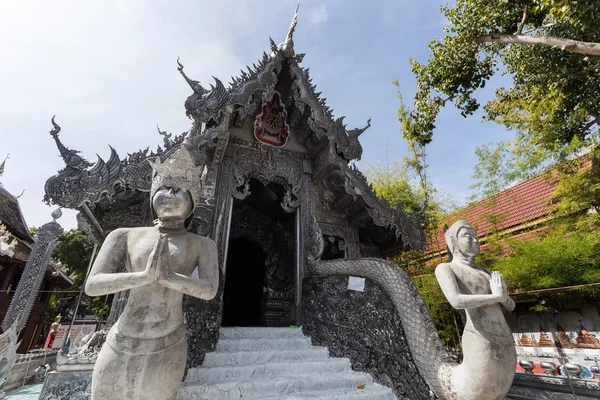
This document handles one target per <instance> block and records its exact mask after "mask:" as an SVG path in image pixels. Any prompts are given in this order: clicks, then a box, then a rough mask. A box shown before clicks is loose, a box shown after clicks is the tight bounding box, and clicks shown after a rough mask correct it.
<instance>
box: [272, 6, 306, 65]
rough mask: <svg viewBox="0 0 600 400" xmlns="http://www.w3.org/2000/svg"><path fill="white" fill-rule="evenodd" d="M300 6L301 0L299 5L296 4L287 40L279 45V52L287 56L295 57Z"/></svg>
mask: <svg viewBox="0 0 600 400" xmlns="http://www.w3.org/2000/svg"><path fill="white" fill-rule="evenodd" d="M299 8H300V0H298V5H297V6H296V11H295V12H294V18H292V23H291V24H290V29H289V30H288V34H287V36H286V37H285V41H284V42H283V43H280V44H279V45H278V46H277V50H279V52H281V54H282V55H283V56H284V57H285V58H290V57H293V56H294V55H295V54H296V53H295V52H294V31H295V30H296V25H297V24H298V9H299Z"/></svg>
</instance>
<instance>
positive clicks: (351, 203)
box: [45, 18, 435, 385]
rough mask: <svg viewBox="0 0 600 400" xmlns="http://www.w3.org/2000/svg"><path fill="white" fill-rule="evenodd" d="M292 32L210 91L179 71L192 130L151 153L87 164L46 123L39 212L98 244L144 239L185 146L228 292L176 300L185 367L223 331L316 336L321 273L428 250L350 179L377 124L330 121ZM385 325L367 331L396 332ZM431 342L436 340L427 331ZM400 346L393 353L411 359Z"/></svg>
mask: <svg viewBox="0 0 600 400" xmlns="http://www.w3.org/2000/svg"><path fill="white" fill-rule="evenodd" d="M295 21H296V20H295V18H294V20H293V22H292V26H291V28H290V31H289V33H288V35H287V38H286V40H285V41H284V42H283V43H281V44H279V45H277V44H276V43H275V42H274V41H273V40H271V44H270V50H269V52H268V53H267V52H265V53H263V55H262V58H260V59H259V60H258V62H257V63H256V64H254V65H253V66H252V67H248V68H247V71H241V73H240V75H239V76H238V77H234V78H232V81H231V83H230V84H229V85H227V86H226V85H225V84H223V82H222V81H220V80H219V79H217V78H214V83H213V84H211V85H210V87H205V86H204V85H202V84H201V83H200V82H198V81H196V80H194V79H192V78H191V77H188V75H187V74H186V72H185V69H184V65H183V63H182V62H181V61H180V60H177V70H178V72H179V73H180V74H181V75H182V78H183V79H182V83H183V84H187V85H189V86H190V89H191V91H192V93H191V95H190V96H189V97H188V98H187V99H186V100H185V112H186V115H187V116H188V117H189V118H190V119H191V120H192V126H191V128H190V130H189V131H188V132H186V133H184V134H182V135H179V136H175V135H172V134H169V133H166V132H163V131H160V130H159V133H160V134H161V135H162V136H164V144H163V146H161V147H159V148H158V149H157V150H156V151H149V150H148V148H145V150H140V151H137V152H132V153H131V154H128V155H127V157H125V158H121V157H120V156H119V155H118V154H117V153H116V151H115V150H114V149H112V148H111V155H110V158H109V159H108V161H105V160H103V159H101V158H98V160H97V161H96V163H94V164H92V163H90V162H88V161H87V160H85V159H84V158H83V157H82V156H81V155H79V154H78V153H79V152H78V151H76V150H73V149H70V148H69V147H67V145H66V144H63V142H62V141H61V139H60V137H59V132H60V130H61V128H60V126H59V125H58V124H57V123H56V122H55V120H54V119H53V120H52V123H53V129H52V131H51V136H52V138H53V139H54V141H55V142H56V145H57V146H58V150H59V152H60V155H61V156H62V158H63V159H64V162H65V164H66V165H65V168H64V169H62V170H61V171H59V172H58V174H56V175H54V176H52V177H51V178H49V179H48V180H47V182H46V186H45V192H46V195H45V201H46V202H47V203H49V204H55V205H59V206H61V207H65V208H71V209H76V210H79V211H80V212H79V214H78V222H79V225H80V227H81V228H82V229H84V230H85V231H86V232H87V233H88V234H89V235H90V236H91V237H93V238H94V240H95V241H96V242H98V243H101V242H102V240H103V238H104V237H105V236H106V235H107V234H108V233H109V232H110V231H112V230H114V229H116V228H120V227H140V226H151V225H152V221H153V217H152V215H151V212H150V206H149V204H148V198H149V196H148V192H149V191H150V185H151V167H150V161H152V160H155V159H156V158H160V159H161V160H165V159H167V158H168V157H169V156H170V155H171V154H173V153H174V152H175V151H176V150H177V149H178V148H179V147H181V146H185V147H186V148H187V149H188V150H190V151H191V152H192V153H193V154H194V157H195V161H196V164H197V165H199V166H202V168H203V174H202V195H201V200H200V204H199V205H198V206H197V207H196V210H195V212H194V215H193V220H192V221H191V225H190V227H189V229H190V230H191V231H193V232H197V233H199V234H200V235H203V236H207V237H210V238H212V239H213V240H215V242H216V243H217V246H218V249H219V253H220V254H219V260H220V266H221V273H222V275H221V277H222V279H221V285H220V287H219V292H218V294H217V296H216V298H215V300H212V301H210V302H206V301H204V300H198V299H192V298H187V297H186V298H185V300H184V312H185V318H186V322H187V327H188V334H189V335H188V336H189V352H188V366H189V367H194V366H197V365H200V364H201V363H202V360H203V359H204V354H205V353H206V352H207V351H210V350H213V349H214V347H215V345H216V342H217V340H218V331H219V329H220V328H221V327H228V326H251V327H276V326H289V325H301V324H302V325H303V326H305V327H306V326H308V325H310V323H309V322H308V320H309V319H310V318H312V317H310V318H309V316H307V315H305V314H306V308H307V307H308V308H309V309H310V313H311V315H312V316H314V315H315V313H317V312H320V311H319V310H316V309H314V307H313V306H310V304H312V303H311V302H310V301H308V300H307V297H311V296H312V295H313V294H316V293H321V292H322V289H319V288H320V285H321V282H317V281H315V280H312V281H311V280H310V279H309V278H310V277H311V276H314V275H315V273H314V272H315V270H316V267H315V266H316V265H318V264H319V263H321V262H325V261H327V260H339V261H342V260H344V259H367V258H369V259H379V258H382V257H385V256H386V255H389V254H392V253H397V252H399V251H404V250H408V249H422V248H424V244H425V235H424V232H423V230H422V228H421V215H420V214H419V213H417V214H412V215H406V214H404V213H403V211H402V209H401V207H400V206H399V207H398V208H396V209H394V208H392V207H390V205H389V203H388V202H387V201H385V200H383V199H381V198H379V197H377V196H376V195H375V193H374V191H373V189H372V187H371V186H370V185H369V183H368V182H367V179H366V177H365V176H364V175H363V174H362V173H361V172H360V171H359V170H358V169H357V168H356V167H355V166H354V164H353V160H360V158H361V155H362V147H361V144H360V141H359V137H360V136H361V135H362V134H363V133H364V132H365V131H366V130H367V129H368V128H369V127H370V125H371V122H370V120H368V121H367V118H365V125H364V126H362V127H358V128H354V129H350V128H348V127H347V126H346V125H345V124H344V118H343V117H339V118H336V117H334V115H333V111H332V110H331V109H330V108H329V107H328V106H327V104H326V100H325V98H324V97H322V96H321V93H319V92H318V91H317V88H316V86H315V85H314V84H313V83H312V80H311V77H310V74H309V70H308V68H305V67H303V66H302V59H303V57H304V55H303V54H298V53H296V52H295V51H294V44H293V32H294V28H295ZM141 147H145V146H143V145H142V146H141ZM364 265H365V268H368V264H366V263H365V264H364ZM406 279H407V280H408V278H406ZM369 290H370V289H369ZM374 290H375V289H374ZM378 290H379V289H378ZM369 293H370V292H369ZM377 293H378V295H382V294H381V293H382V292H381V291H379V292H377ZM364 295H365V296H366V295H367V293H364ZM412 295H413V294H411V296H412ZM331 296H332V297H333V296H335V294H334V293H331ZM125 301H126V294H122V295H118V296H115V299H114V301H113V307H112V311H111V317H110V318H109V324H110V322H111V321H112V322H114V321H115V319H116V317H118V313H119V310H120V309H122V305H123V304H124V302H125ZM386 301H387V303H386V304H387V305H388V309H387V310H388V311H389V310H390V309H391V310H393V309H394V306H393V305H392V303H390V302H389V300H388V299H386ZM320 304H321V305H323V304H324V303H323V302H320ZM311 307H312V308H311ZM388 311H386V313H371V315H370V316H369V318H374V317H375V316H376V317H377V318H382V319H385V320H387V321H385V323H389V324H392V322H391V320H390V316H389V315H388V314H387V312H388ZM348 316H350V313H348ZM365 321H366V320H365ZM369 321H370V320H369ZM371 322H372V323H376V322H373V321H370V322H369V323H371ZM393 323H394V324H398V323H399V322H398V321H397V320H396V319H394V322H393ZM428 329H430V330H433V333H435V328H433V325H431V326H428ZM389 330H390V332H391V331H394V330H396V332H392V333H390V334H391V335H394V336H395V335H403V334H402V332H401V329H400V331H398V328H397V327H392V325H390V328H389ZM357 333H358V331H357ZM368 334H370V333H367V334H366V335H368ZM400 342H401V341H400ZM400 342H399V343H400ZM353 345H355V344H353ZM398 346H400V344H399V345H398ZM401 346H402V349H401V348H400V347H398V349H397V350H398V352H402V351H406V350H407V347H406V344H402V345H401ZM390 362H392V361H391V360H390ZM393 362H394V363H395V364H394V368H396V367H398V368H400V365H399V364H398V362H396V361H393ZM406 362H407V363H409V361H406ZM410 363H412V361H410ZM365 365H366V364H365ZM365 368H366V366H365ZM411 368H412V369H411V371H413V372H411V373H415V374H416V370H415V367H414V364H411ZM415 376H416V375H415ZM418 385H423V381H422V380H421V379H420V378H419V379H418Z"/></svg>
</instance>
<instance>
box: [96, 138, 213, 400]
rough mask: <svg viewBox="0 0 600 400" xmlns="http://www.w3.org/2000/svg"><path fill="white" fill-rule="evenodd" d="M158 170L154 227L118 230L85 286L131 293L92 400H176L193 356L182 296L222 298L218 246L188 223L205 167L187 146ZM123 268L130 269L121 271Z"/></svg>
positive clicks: (99, 365) (101, 359)
mask: <svg viewBox="0 0 600 400" xmlns="http://www.w3.org/2000/svg"><path fill="white" fill-rule="evenodd" d="M152 168H153V180H152V189H151V192H150V196H151V207H152V209H153V211H154V212H155V213H156V215H157V217H158V219H157V220H156V221H155V226H154V227H149V228H123V229H116V230H114V231H112V232H111V233H110V234H109V235H108V236H107V237H106V240H105V241H104V244H103V245H102V248H101V249H100V252H99V253H98V257H97V258H96V261H95V262H94V265H93V267H92V271H91V273H90V277H89V279H88V281H87V283H86V286H85V291H86V293H87V294H88V295H89V296H104V295H107V294H111V293H115V292H119V291H123V290H130V294H129V298H128V300H127V305H126V306H125V309H124V311H123V313H122V314H121V316H120V317H119V320H118V321H117V322H116V323H115V325H113V327H112V328H111V329H110V331H109V333H108V336H107V340H106V342H105V344H104V346H103V347H102V350H101V351H100V353H99V355H98V359H97V361H96V364H95V366H94V371H93V374H92V400H124V399H127V400H141V399H148V400H174V399H176V398H177V393H178V391H179V387H180V385H181V380H182V379H183V374H184V370H185V363H186V358H187V332H186V328H185V326H184V322H183V309H182V300H183V294H187V295H190V296H194V297H199V298H202V299H205V300H210V299H212V298H213V297H214V296H215V295H216V293H217V288H218V285H219V282H218V280H219V278H218V277H219V275H218V252H217V246H216V243H215V242H214V241H213V240H211V239H209V238H205V237H202V236H199V235H196V234H193V233H190V232H188V231H187V229H186V226H185V223H186V220H188V219H189V218H191V216H192V214H193V211H194V208H195V204H196V202H197V200H198V198H197V196H198V193H199V190H200V186H201V178H200V176H201V173H202V171H201V168H198V167H196V166H195V164H194V161H193V159H192V158H191V156H190V154H189V153H188V151H187V150H185V149H184V148H180V149H179V150H177V151H176V152H175V153H174V154H173V155H172V156H171V157H170V158H169V159H167V160H166V161H165V162H164V163H163V164H161V163H160V161H157V162H156V163H155V164H153V165H152ZM122 263H125V265H126V268H127V272H121V273H119V272H116V271H117V269H118V267H119V266H120V265H121V264H122ZM196 268H197V269H198V278H194V277H191V275H192V273H193V271H194V270H195V269H196Z"/></svg>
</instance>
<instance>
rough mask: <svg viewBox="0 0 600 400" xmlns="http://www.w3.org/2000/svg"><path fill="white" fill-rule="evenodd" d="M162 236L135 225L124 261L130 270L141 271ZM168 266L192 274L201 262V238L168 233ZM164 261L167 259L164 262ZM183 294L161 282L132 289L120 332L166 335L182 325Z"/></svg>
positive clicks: (153, 335)
mask: <svg viewBox="0 0 600 400" xmlns="http://www.w3.org/2000/svg"><path fill="white" fill-rule="evenodd" d="M158 237H159V231H158V229H156V228H133V229H131V230H130V231H129V232H128V233H127V243H126V250H125V252H126V254H125V257H126V258H125V260H124V261H125V264H126V267H127V271H128V272H141V271H144V270H145V269H146V264H147V263H148V259H149V257H150V254H151V252H152V250H153V249H154V246H155V245H156V243H157V241H158ZM167 240H168V260H166V263H167V266H168V267H167V268H168V270H169V271H171V273H179V274H181V275H186V276H190V275H191V273H192V271H193V270H194V269H195V268H196V266H197V264H198V257H199V255H200V251H202V240H203V239H202V238H201V237H200V236H198V235H195V234H192V233H188V232H185V233H183V234H174V235H171V234H169V235H168V239H167ZM163 262H164V261H163ZM182 299H183V294H182V293H180V292H177V291H175V290H171V289H168V288H166V287H164V286H162V285H160V284H158V283H156V282H155V283H151V284H148V285H146V286H141V287H137V288H134V289H131V290H130V294H129V298H128V300H127V305H126V307H125V309H124V310H123V314H122V315H121V317H120V318H119V322H118V331H119V333H120V334H121V335H124V336H127V337H130V338H142V339H151V338H157V337H163V336H166V335H168V334H170V333H172V332H173V331H175V330H176V329H178V328H179V327H181V325H182V324H183V311H182Z"/></svg>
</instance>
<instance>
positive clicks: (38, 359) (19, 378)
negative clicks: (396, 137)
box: [3, 351, 56, 392]
mask: <svg viewBox="0 0 600 400" xmlns="http://www.w3.org/2000/svg"><path fill="white" fill-rule="evenodd" d="M17 357H18V358H17V362H16V363H15V366H14V367H13V369H11V370H10V373H9V374H8V377H7V379H6V383H5V384H4V388H3V390H4V391H5V392H6V391H8V390H11V389H14V388H17V387H19V386H22V385H23V381H24V380H25V381H27V378H30V377H32V376H33V375H34V374H35V372H34V371H35V369H36V368H37V367H39V366H40V365H43V364H50V369H52V370H53V369H55V368H56V351H53V352H47V353H39V354H35V353H28V354H19V355H17ZM26 383H27V382H26Z"/></svg>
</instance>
